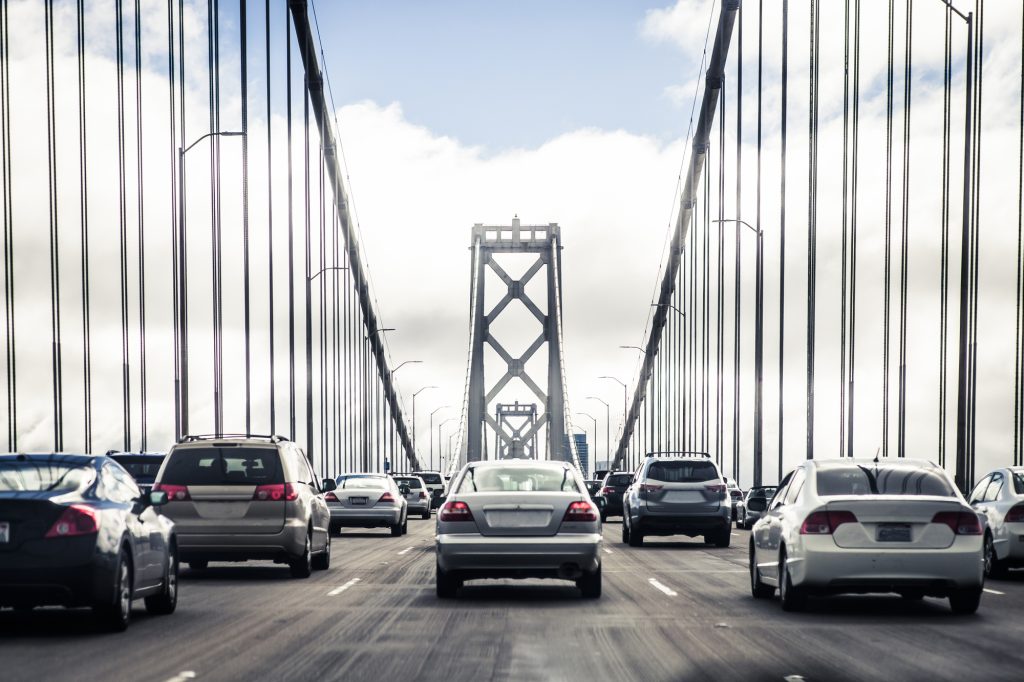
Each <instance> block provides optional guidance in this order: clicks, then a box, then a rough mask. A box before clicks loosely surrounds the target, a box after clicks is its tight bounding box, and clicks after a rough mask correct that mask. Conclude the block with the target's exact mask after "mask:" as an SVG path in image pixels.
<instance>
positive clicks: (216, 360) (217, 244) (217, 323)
mask: <svg viewBox="0 0 1024 682" xmlns="http://www.w3.org/2000/svg"><path fill="white" fill-rule="evenodd" d="M208 1H210V0H208ZM208 7H210V11H208V13H207V27H208V29H207V30H208V35H209V41H210V45H209V60H210V72H211V76H210V78H209V86H210V132H217V131H219V130H220V0H212V7H211V6H209V5H208ZM210 178H211V180H212V182H213V187H212V189H213V196H212V201H211V202H210V208H211V216H210V218H211V221H210V222H211V225H212V228H213V229H212V230H211V232H212V235H211V236H212V239H211V241H212V246H213V248H212V249H211V250H212V256H213V257H212V265H213V268H212V273H213V420H214V432H215V433H217V434H218V435H219V434H221V433H223V432H224V277H223V272H224V267H223V255H222V254H223V250H224V248H223V245H224V240H223V232H222V220H221V190H220V185H221V183H220V180H221V178H220V137H219V136H215V137H214V138H213V139H212V144H211V145H210Z"/></svg>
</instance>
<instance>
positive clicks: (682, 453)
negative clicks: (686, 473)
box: [645, 450, 711, 459]
mask: <svg viewBox="0 0 1024 682" xmlns="http://www.w3.org/2000/svg"><path fill="white" fill-rule="evenodd" d="M693 455H699V456H701V457H707V458H708V459H711V455H710V454H708V453H707V452H704V451H703V450H662V451H658V452H648V453H647V455H645V456H646V457H691V456H693Z"/></svg>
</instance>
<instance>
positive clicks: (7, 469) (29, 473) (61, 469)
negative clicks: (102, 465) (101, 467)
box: [0, 460, 95, 492]
mask: <svg viewBox="0 0 1024 682" xmlns="http://www.w3.org/2000/svg"><path fill="white" fill-rule="evenodd" d="M94 473H95V471H94V469H93V468H92V467H91V466H73V465H68V464H60V463H56V462H53V463H51V462H46V461H38V460H37V461H32V460H27V461H21V462H19V461H16V460H13V461H5V462H0V492H22V491H24V492H39V491H46V492H50V491H53V492H70V491H72V490H78V488H79V487H80V486H81V485H82V484H83V483H86V482H87V481H90V480H92V477H93V475H94Z"/></svg>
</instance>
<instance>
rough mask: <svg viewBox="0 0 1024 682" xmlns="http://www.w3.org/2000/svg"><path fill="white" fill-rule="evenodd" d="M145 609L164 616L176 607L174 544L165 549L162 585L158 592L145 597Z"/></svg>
mask: <svg viewBox="0 0 1024 682" xmlns="http://www.w3.org/2000/svg"><path fill="white" fill-rule="evenodd" d="M145 602H146V611H148V612H149V613H152V614H155V615H158V616H166V615H169V614H172V613H174V609H176V608H177V607H178V551H177V548H176V547H175V546H174V545H170V546H169V547H168V549H167V571H166V572H165V573H164V586H163V589H162V590H160V593H159V594H155V595H153V596H152V597H146V599H145Z"/></svg>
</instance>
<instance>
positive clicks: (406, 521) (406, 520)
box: [402, 513, 409, 535]
mask: <svg viewBox="0 0 1024 682" xmlns="http://www.w3.org/2000/svg"><path fill="white" fill-rule="evenodd" d="M408 532H409V514H408V513H407V514H406V515H405V518H404V519H402V535H405V534H406V533H408Z"/></svg>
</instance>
